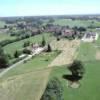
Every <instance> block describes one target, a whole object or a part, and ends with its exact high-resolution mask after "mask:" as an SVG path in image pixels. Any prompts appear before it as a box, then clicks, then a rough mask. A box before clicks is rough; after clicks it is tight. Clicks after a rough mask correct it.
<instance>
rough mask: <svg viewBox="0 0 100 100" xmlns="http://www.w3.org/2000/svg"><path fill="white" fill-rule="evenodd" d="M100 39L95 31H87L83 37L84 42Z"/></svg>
mask: <svg viewBox="0 0 100 100" xmlns="http://www.w3.org/2000/svg"><path fill="white" fill-rule="evenodd" d="M97 39H98V34H97V33H95V32H87V33H85V35H84V36H83V38H82V41H84V42H93V41H95V40H97Z"/></svg>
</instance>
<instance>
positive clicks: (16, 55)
mask: <svg viewBox="0 0 100 100" xmlns="http://www.w3.org/2000/svg"><path fill="white" fill-rule="evenodd" d="M19 55H20V54H19V52H18V51H17V50H16V51H15V53H14V57H15V58H18V57H19Z"/></svg>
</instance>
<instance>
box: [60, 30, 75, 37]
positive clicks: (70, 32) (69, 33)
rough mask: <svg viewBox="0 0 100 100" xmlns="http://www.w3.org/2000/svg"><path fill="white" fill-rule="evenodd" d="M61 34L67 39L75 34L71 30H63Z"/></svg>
mask: <svg viewBox="0 0 100 100" xmlns="http://www.w3.org/2000/svg"><path fill="white" fill-rule="evenodd" d="M61 33H62V36H64V37H66V36H72V35H73V34H74V31H73V30H71V29H63V30H62V32H61Z"/></svg>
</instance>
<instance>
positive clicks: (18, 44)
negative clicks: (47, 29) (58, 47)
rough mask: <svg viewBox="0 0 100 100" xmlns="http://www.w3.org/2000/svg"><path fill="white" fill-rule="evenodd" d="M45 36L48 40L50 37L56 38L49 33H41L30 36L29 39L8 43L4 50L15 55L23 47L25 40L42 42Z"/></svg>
mask: <svg viewBox="0 0 100 100" xmlns="http://www.w3.org/2000/svg"><path fill="white" fill-rule="evenodd" d="M43 36H44V37H45V40H46V41H48V42H49V40H50V39H52V38H54V37H53V36H51V35H50V34H49V33H44V34H39V35H36V36H34V37H30V38H28V39H24V40H21V41H18V42H14V43H11V44H8V45H7V46H5V47H4V50H5V52H7V53H8V54H10V55H12V56H13V54H14V52H15V51H16V50H21V49H23V44H24V42H25V41H30V42H31V43H41V41H42V37H43Z"/></svg>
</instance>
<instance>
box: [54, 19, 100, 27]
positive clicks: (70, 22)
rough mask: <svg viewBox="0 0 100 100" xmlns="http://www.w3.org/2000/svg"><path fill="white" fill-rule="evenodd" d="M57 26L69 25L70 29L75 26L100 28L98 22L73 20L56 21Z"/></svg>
mask: <svg viewBox="0 0 100 100" xmlns="http://www.w3.org/2000/svg"><path fill="white" fill-rule="evenodd" d="M54 24H55V25H62V26H65V25H68V26H70V27H74V26H79V27H80V26H83V27H88V26H100V22H98V21H96V20H71V19H56V20H55V22H54Z"/></svg>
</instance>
